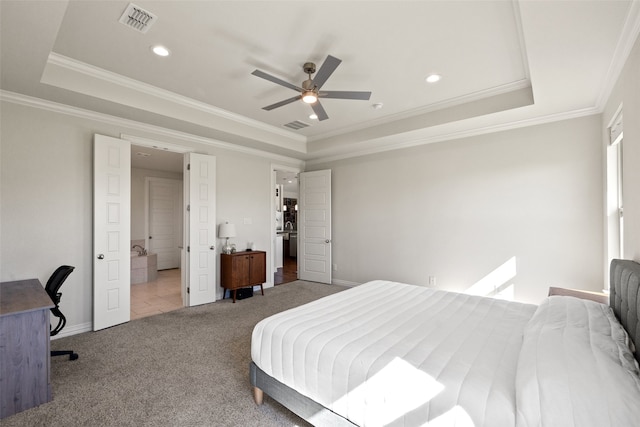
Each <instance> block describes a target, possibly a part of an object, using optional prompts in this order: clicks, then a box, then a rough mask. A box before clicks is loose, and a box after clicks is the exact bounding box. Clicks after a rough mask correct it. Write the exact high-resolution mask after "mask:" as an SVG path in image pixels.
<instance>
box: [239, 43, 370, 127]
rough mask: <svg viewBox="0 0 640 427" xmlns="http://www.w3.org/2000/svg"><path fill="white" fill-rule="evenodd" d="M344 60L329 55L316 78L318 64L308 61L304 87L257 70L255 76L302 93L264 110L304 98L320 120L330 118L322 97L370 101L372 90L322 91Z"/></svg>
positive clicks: (305, 66)
mask: <svg viewBox="0 0 640 427" xmlns="http://www.w3.org/2000/svg"><path fill="white" fill-rule="evenodd" d="M341 62H342V60H340V59H338V58H336V57H334V56H331V55H329V56H327V59H325V60H324V62H323V63H322V65H321V66H320V69H319V70H318V73H317V74H316V75H315V78H313V79H312V78H311V74H313V73H315V72H316V64H314V63H313V62H307V63H305V64H304V65H303V66H302V70H303V71H304V72H305V73H306V74H307V75H308V76H309V78H308V79H307V80H305V81H303V82H302V87H298V86H296V85H294V84H291V83H288V82H285V81H284V80H281V79H279V78H277V77H274V76H272V75H271V74H267V73H265V72H264V71H260V70H255V71H254V72H253V73H251V74H253V75H254V76H256V77H260V78H263V79H265V80H269V81H270V82H273V83H276V84H279V85H280V86H284V87H286V88H289V89H293V90H295V91H297V92H300V95H297V96H294V97H293V98H289V99H285V100H284V101H280V102H276V103H275V104H271V105H267V106H266V107H263V108H262V109H263V110H267V111H270V110H273V109H274V108H278V107H282V106H283V105H287V104H290V103H292V102H294V101H298V100H302V101H303V102H305V103H307V104H310V105H311V108H312V109H313V112H314V113H315V114H316V116H318V120H320V121H322V120H326V119H328V118H329V116H328V115H327V112H326V111H325V110H324V108H323V107H322V104H320V98H333V99H358V100H363V101H368V100H369V98H370V97H371V92H356V91H342V90H340V91H335V90H329V91H320V88H321V87H322V86H323V85H324V84H325V83H326V81H327V79H329V77H330V76H331V74H333V72H334V71H335V70H336V68H338V65H340V63H341Z"/></svg>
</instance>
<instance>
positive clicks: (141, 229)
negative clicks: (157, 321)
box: [131, 145, 184, 320]
mask: <svg viewBox="0 0 640 427" xmlns="http://www.w3.org/2000/svg"><path fill="white" fill-rule="evenodd" d="M183 157H184V156H183V155H182V154H180V153H174V152H170V151H165V150H158V149H155V148H152V147H145V146H136V145H132V146H131V249H132V270H131V319H132V320H133V319H139V318H142V317H147V316H153V315H156V314H161V313H166V312H169V311H173V310H177V309H179V308H182V307H184V302H183V299H182V291H181V289H182V279H181V277H182V274H181V273H182V272H181V269H180V267H181V265H180V248H179V246H180V245H181V242H182V241H183V223H184V219H183V216H182V212H183V209H182V205H183V195H182V187H183V172H182V171H183V162H184V161H183ZM154 237H155V239H154ZM134 247H135V248H134ZM134 252H135V253H136V254H134ZM137 252H142V255H137ZM145 253H146V255H144V254H145ZM135 267H137V268H135Z"/></svg>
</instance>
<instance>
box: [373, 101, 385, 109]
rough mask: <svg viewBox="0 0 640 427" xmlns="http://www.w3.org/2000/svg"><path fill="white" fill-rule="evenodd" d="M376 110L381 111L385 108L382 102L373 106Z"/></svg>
mask: <svg viewBox="0 0 640 427" xmlns="http://www.w3.org/2000/svg"><path fill="white" fill-rule="evenodd" d="M372 107H373V109H374V110H379V109H381V108H382V107H384V104H383V103H382V102H376V103H375V104H373V105H372Z"/></svg>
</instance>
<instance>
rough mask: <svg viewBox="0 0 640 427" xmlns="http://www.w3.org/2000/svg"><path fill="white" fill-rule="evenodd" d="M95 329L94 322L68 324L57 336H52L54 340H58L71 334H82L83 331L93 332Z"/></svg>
mask: <svg viewBox="0 0 640 427" xmlns="http://www.w3.org/2000/svg"><path fill="white" fill-rule="evenodd" d="M92 330H93V323H91V322H89V323H83V324H80V325H73V326H69V325H66V326H65V327H64V329H63V330H62V331H60V333H58V334H57V335H56V336H54V337H51V339H52V340H57V339H58V338H64V337H70V336H71V335H77V334H81V333H83V332H91V331H92Z"/></svg>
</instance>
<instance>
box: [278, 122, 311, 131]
mask: <svg viewBox="0 0 640 427" xmlns="http://www.w3.org/2000/svg"><path fill="white" fill-rule="evenodd" d="M284 126H285V127H288V128H289V129H293V130H300V129H303V128H306V127H309V125H308V124H307V123H305V122H301V121H300V120H296V121H295V122H291V123H287V124H286V125H284Z"/></svg>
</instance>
